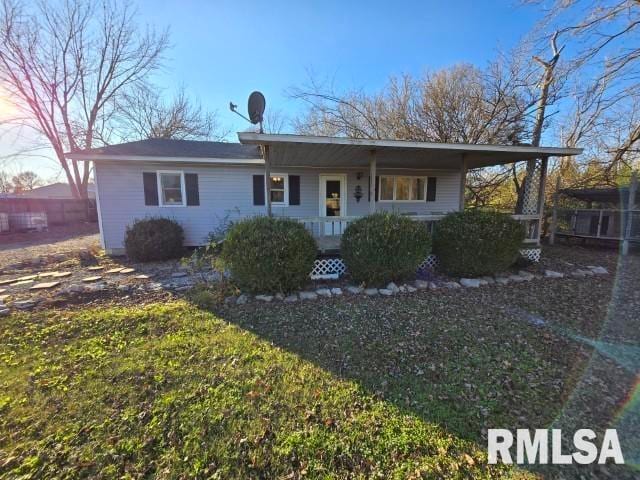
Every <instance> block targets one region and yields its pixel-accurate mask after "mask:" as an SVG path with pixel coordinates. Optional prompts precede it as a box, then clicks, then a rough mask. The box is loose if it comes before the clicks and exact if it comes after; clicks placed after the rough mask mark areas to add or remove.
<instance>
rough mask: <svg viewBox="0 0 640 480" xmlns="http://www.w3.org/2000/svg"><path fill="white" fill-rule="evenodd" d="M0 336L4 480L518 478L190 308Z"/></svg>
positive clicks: (49, 321) (46, 323)
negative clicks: (87, 479) (19, 479)
mask: <svg viewBox="0 0 640 480" xmlns="http://www.w3.org/2000/svg"><path fill="white" fill-rule="evenodd" d="M0 339H1V342H2V343H1V344H2V346H3V347H2V350H1V358H0V360H1V362H2V363H1V364H2V370H1V371H0V383H1V385H2V392H3V393H2V399H1V400H0V409H1V414H2V417H1V418H2V419H1V420H0V472H2V473H1V475H2V476H3V477H5V478H14V477H22V478H42V477H47V478H50V477H57V478H81V477H98V478H140V477H158V478H187V477H188V478H278V477H284V478H299V477H300V476H305V477H308V478H364V477H369V478H421V476H438V477H439V476H445V477H451V478H470V477H474V478H492V477H499V476H500V477H501V476H504V475H511V473H510V472H508V471H507V470H505V469H504V468H495V467H494V468H488V467H487V465H486V464H485V462H486V457H485V453H484V451H483V449H482V448H480V447H479V446H477V445H476V444H474V442H471V441H468V440H464V439H462V438H459V437H457V436H455V435H452V434H451V433H449V432H447V431H446V430H445V429H444V428H442V427H441V426H439V425H438V424H437V423H435V422H427V421H425V420H423V419H421V418H419V416H417V415H415V414H414V413H411V412H407V411H404V410H403V409H402V408H399V407H398V406H395V405H393V404H392V403H389V402H386V401H384V400H382V399H381V398H379V396H377V395H375V394H372V393H370V392H368V391H367V390H366V389H364V388H363V387H362V386H361V385H359V384H358V383H357V382H353V381H348V380H344V379H339V378H336V376H335V375H332V374H331V373H329V372H326V371H324V370H323V369H321V368H319V367H318V366H316V365H314V364H313V363H312V362H309V361H307V360H304V359H302V358H301V357H299V356H298V355H295V354H293V353H290V352H287V351H285V350H283V349H280V348H277V347H275V346H273V345H271V344H270V343H269V342H267V341H265V340H261V339H259V338H257V337H256V336H254V335H253V334H251V333H248V332H246V331H244V330H241V329H239V328H237V327H236V326H232V325H229V324H227V323H225V322H224V321H222V320H221V319H219V318H217V317H215V316H214V315H213V314H211V313H207V312H203V311H201V310H198V309H197V308H195V307H193V306H191V305H188V304H186V303H184V302H175V303H171V304H164V305H154V306H149V307H144V308H118V307H114V308H111V309H108V310H102V311H99V310H89V311H86V312H69V311H67V312H47V313H40V314H31V315H28V314H21V315H13V316H11V317H8V319H5V320H4V321H3V323H2V326H1V328H0ZM513 475H514V476H519V475H524V474H516V473H514V474H513Z"/></svg>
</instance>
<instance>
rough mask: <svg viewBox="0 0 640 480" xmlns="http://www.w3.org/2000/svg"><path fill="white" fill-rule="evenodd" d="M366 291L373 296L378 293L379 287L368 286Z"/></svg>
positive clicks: (366, 293)
mask: <svg viewBox="0 0 640 480" xmlns="http://www.w3.org/2000/svg"><path fill="white" fill-rule="evenodd" d="M364 293H365V295H368V296H370V297H373V296H374V295H378V289H377V288H366V289H365V290H364Z"/></svg>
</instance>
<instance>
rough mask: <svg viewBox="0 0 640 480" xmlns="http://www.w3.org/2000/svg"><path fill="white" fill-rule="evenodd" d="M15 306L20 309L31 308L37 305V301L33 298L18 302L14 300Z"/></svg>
mask: <svg viewBox="0 0 640 480" xmlns="http://www.w3.org/2000/svg"><path fill="white" fill-rule="evenodd" d="M13 306H14V307H16V308H17V309H19V310H29V309H31V308H33V307H35V306H36V302H34V301H33V300H20V301H17V302H13Z"/></svg>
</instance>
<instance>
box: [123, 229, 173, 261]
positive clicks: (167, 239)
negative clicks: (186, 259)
mask: <svg viewBox="0 0 640 480" xmlns="http://www.w3.org/2000/svg"><path fill="white" fill-rule="evenodd" d="M124 247H125V250H126V252H127V256H128V257H129V258H130V259H132V260H134V261H136V262H152V261H160V260H168V259H170V258H178V257H180V256H182V254H183V253H184V231H183V230H182V227H181V226H180V224H179V223H178V222H176V221H175V220H171V219H169V218H145V219H143V220H136V221H135V222H134V223H133V225H129V226H128V227H127V231H126V233H125V238H124Z"/></svg>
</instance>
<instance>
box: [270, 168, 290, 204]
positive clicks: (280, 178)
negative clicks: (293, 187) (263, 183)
mask: <svg viewBox="0 0 640 480" xmlns="http://www.w3.org/2000/svg"><path fill="white" fill-rule="evenodd" d="M270 180H271V204H272V205H278V204H280V205H286V204H287V191H288V187H289V181H288V180H289V179H288V177H287V176H286V175H271V178H270Z"/></svg>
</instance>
